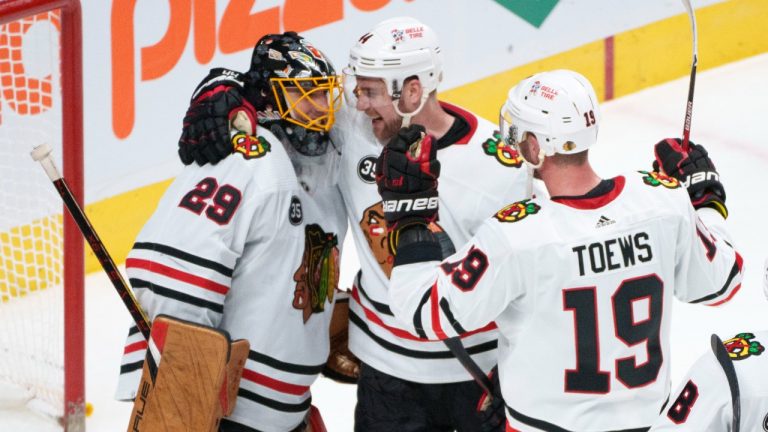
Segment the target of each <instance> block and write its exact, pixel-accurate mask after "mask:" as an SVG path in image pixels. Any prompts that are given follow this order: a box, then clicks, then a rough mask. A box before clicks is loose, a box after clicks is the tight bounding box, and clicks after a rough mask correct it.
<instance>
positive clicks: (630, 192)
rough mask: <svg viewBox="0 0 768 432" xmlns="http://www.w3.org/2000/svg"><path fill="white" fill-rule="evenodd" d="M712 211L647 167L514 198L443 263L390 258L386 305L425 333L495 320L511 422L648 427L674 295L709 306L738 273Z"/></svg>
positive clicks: (663, 375) (730, 288)
mask: <svg viewBox="0 0 768 432" xmlns="http://www.w3.org/2000/svg"><path fill="white" fill-rule="evenodd" d="M697 213H698V216H701V218H702V219H704V218H706V219H707V220H708V221H709V222H710V223H708V224H706V225H705V224H704V223H703V222H702V221H701V220H700V219H699V217H698V216H697ZM722 222H723V220H722V217H720V215H719V214H718V213H717V212H715V211H714V210H710V209H703V210H700V211H698V212H697V211H696V210H694V209H693V207H692V206H691V203H690V201H689V198H688V195H687V193H686V191H685V189H683V188H680V187H679V183H677V182H676V181H674V179H669V178H667V177H663V176H658V175H657V174H656V173H648V172H632V173H628V174H627V175H625V176H619V177H616V178H614V179H611V180H604V181H603V182H601V183H600V185H598V187H596V188H595V189H593V190H592V191H590V193H588V194H586V195H584V196H583V197H563V198H557V197H555V198H552V199H551V200H550V199H533V200H523V201H520V202H516V203H513V204H511V205H508V206H506V207H504V208H503V209H501V210H499V211H498V213H497V214H496V215H495V216H494V217H492V218H490V219H489V220H487V221H486V223H485V224H484V225H483V226H482V227H481V228H480V229H479V231H478V232H477V234H476V235H475V237H474V238H473V239H471V240H470V241H469V243H468V244H467V245H465V246H464V247H463V248H461V249H460V250H459V251H458V252H457V253H456V254H455V255H453V256H451V257H449V258H447V259H445V260H444V261H443V262H434V261H432V262H424V263H414V264H408V265H401V266H398V267H395V269H394V270H393V273H392V282H391V284H390V295H391V297H390V298H391V301H392V309H393V311H394V312H395V315H396V316H397V317H399V318H400V319H401V320H402V321H401V322H402V323H403V324H406V325H407V326H408V328H409V329H410V330H411V331H421V332H423V333H425V334H426V335H427V336H429V337H430V338H434V339H443V338H446V337H451V336H455V335H457V334H461V333H462V332H464V329H471V328H475V327H477V326H481V325H484V324H485V323H487V322H488V321H491V320H493V321H495V322H496V324H497V325H498V328H499V334H500V339H499V377H500V379H501V386H502V394H503V395H504V400H505V402H506V404H507V407H508V411H507V419H508V421H509V423H510V425H511V426H512V427H513V428H514V429H517V430H524V431H532V430H542V431H553V430H557V431H609V430H610V431H614V430H625V429H629V430H633V429H635V428H648V427H649V426H650V425H651V424H652V423H653V421H654V420H655V418H656V416H657V415H658V413H659V411H660V409H661V405H662V404H663V402H664V400H665V398H666V396H667V394H668V393H669V356H670V352H671V351H670V348H669V323H670V318H671V317H670V313H669V311H670V310H671V306H670V303H671V301H672V296H673V295H674V296H675V297H677V298H678V299H680V300H682V301H686V302H691V303H702V304H707V305H715V304H718V303H721V302H723V301H725V300H726V299H728V298H730V296H731V295H733V293H735V292H736V290H737V289H738V288H739V286H740V282H741V278H742V260H741V257H740V256H739V255H738V253H736V251H735V250H734V249H733V248H732V247H731V244H730V243H729V241H728V240H727V236H726V233H725V232H724V230H723V229H722ZM417 327H421V328H420V329H417Z"/></svg>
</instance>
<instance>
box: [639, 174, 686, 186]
mask: <svg viewBox="0 0 768 432" xmlns="http://www.w3.org/2000/svg"><path fill="white" fill-rule="evenodd" d="M638 172H639V173H640V174H643V182H645V184H647V185H649V186H653V187H656V186H659V185H661V186H664V187H665V188H667V189H675V188H678V187H680V182H679V181H678V180H677V179H676V178H674V177H670V176H668V175H666V174H664V173H660V172H656V171H638Z"/></svg>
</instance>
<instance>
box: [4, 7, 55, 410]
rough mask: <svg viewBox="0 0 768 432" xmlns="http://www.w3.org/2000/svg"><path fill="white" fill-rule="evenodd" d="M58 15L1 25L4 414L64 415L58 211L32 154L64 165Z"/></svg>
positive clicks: (46, 15) (46, 179) (53, 193)
mask: <svg viewBox="0 0 768 432" xmlns="http://www.w3.org/2000/svg"><path fill="white" fill-rule="evenodd" d="M60 45H61V43H60V14H59V12H58V11H53V12H47V13H42V14H38V15H34V16H29V17H26V18H23V19H20V20H17V21H13V22H9V23H6V24H2V25H0V408H5V409H8V408H9V407H20V406H23V407H26V408H30V409H32V410H34V411H36V412H41V413H44V414H46V415H48V416H50V417H53V418H61V417H62V416H63V413H64V332H63V329H64V318H63V316H64V314H63V299H64V289H63V255H64V252H63V250H64V249H63V229H62V204H61V199H60V198H59V197H58V195H57V194H56V191H55V189H54V188H53V186H52V185H51V183H50V181H49V180H48V178H47V177H46V175H45V173H44V172H43V170H42V169H41V167H40V166H39V165H38V164H37V163H36V162H34V161H33V160H32V159H31V157H30V155H29V152H30V151H31V150H32V148H33V147H34V146H36V145H39V144H42V143H48V144H50V145H51V146H52V147H53V149H54V154H55V155H56V156H57V157H58V159H59V160H58V161H57V163H58V164H61V163H62V161H61V155H62V153H63V151H64V149H63V148H62V104H61V85H60V83H61V72H60V49H59V48H60Z"/></svg>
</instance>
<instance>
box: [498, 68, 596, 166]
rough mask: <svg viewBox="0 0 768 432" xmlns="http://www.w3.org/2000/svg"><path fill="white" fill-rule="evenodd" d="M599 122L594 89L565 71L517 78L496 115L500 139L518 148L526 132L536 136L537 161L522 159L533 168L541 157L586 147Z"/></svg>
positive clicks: (593, 139) (582, 149)
mask: <svg viewBox="0 0 768 432" xmlns="http://www.w3.org/2000/svg"><path fill="white" fill-rule="evenodd" d="M599 124H600V110H599V107H598V104H597V96H596V95H595V90H594V89H593V88H592V85H591V84H590V83H589V81H588V80H587V79H586V78H584V76H582V75H581V74H578V73H576V72H573V71H569V70H555V71H551V72H543V73H539V74H536V75H533V76H530V77H528V78H526V79H524V80H523V81H521V82H520V83H519V84H518V85H516V86H515V87H513V88H512V89H510V90H509V94H508V95H507V100H506V102H505V103H504V105H503V106H502V108H501V114H500V118H499V128H500V130H501V134H502V138H503V140H504V142H505V143H507V144H509V145H511V146H513V147H514V148H515V149H516V150H518V151H520V148H519V147H520V144H521V143H522V142H524V141H525V139H526V136H527V134H529V133H531V134H533V135H535V136H536V138H537V139H538V142H539V146H540V148H541V150H540V153H539V163H538V164H537V165H533V164H531V162H530V161H528V160H525V162H526V163H527V164H529V165H530V166H532V167H533V168H538V167H540V166H541V163H542V162H543V161H544V157H545V156H552V155H554V154H555V153H560V154H574V153H579V152H582V151H584V150H587V149H588V148H590V147H591V146H592V145H594V144H595V142H596V141H597V130H598V126H599ZM520 154H521V155H522V154H523V153H522V152H521V153H520Z"/></svg>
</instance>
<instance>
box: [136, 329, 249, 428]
mask: <svg viewBox="0 0 768 432" xmlns="http://www.w3.org/2000/svg"><path fill="white" fill-rule="evenodd" d="M249 349H250V344H249V343H248V341H247V340H245V339H239V340H236V341H234V342H231V341H230V338H229V335H228V334H227V333H226V332H224V331H222V330H218V329H215V328H211V327H206V326H202V325H199V324H194V323H191V322H188V321H182V320H179V319H175V318H172V317H169V316H167V315H159V316H157V318H155V320H154V322H153V323H152V332H151V334H150V339H149V349H148V350H147V356H146V360H145V361H144V369H143V372H142V376H141V381H140V383H139V387H138V390H137V393H136V399H135V400H134V404H133V412H132V413H131V418H130V422H129V424H128V431H129V432H151V431H168V432H172V431H203V432H207V431H211V432H213V431H217V430H218V429H219V422H220V421H221V418H222V417H224V416H227V415H229V414H231V413H232V410H233V409H234V407H235V401H236V399H237V390H238V388H239V386H240V377H241V376H242V373H243V365H244V364H245V361H246V359H247V358H248V352H249Z"/></svg>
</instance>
